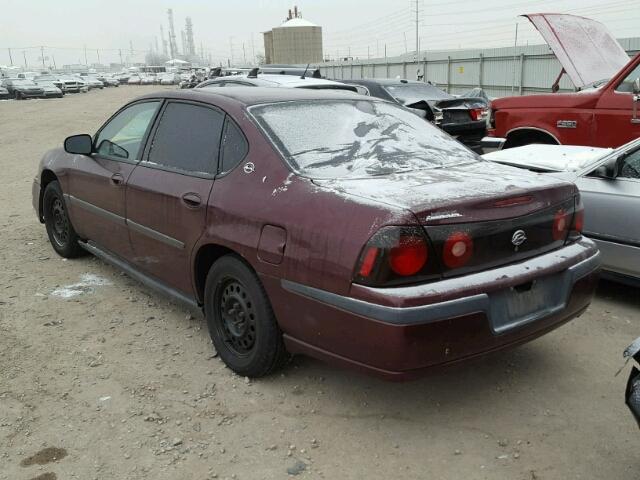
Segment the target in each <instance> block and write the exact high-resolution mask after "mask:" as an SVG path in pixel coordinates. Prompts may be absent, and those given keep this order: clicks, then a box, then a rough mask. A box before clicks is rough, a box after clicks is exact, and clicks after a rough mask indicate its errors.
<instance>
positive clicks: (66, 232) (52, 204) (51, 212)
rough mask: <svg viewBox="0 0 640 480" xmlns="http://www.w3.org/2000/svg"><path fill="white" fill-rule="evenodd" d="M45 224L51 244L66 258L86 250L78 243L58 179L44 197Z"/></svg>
mask: <svg viewBox="0 0 640 480" xmlns="http://www.w3.org/2000/svg"><path fill="white" fill-rule="evenodd" d="M42 208H43V213H44V224H45V227H46V228H47V235H48V236H49V241H50V242H51V246H52V247H53V249H54V250H55V251H56V253H57V254H58V255H60V256H61V257H64V258H75V257H79V256H80V255H82V254H83V253H84V250H82V248H81V247H80V245H78V240H79V238H78V235H77V234H76V231H75V230H74V229H73V225H71V221H70V220H69V215H68V214H67V207H66V205H65V203H64V196H63V195H62V189H61V188H60V184H59V183H58V182H57V181H55V180H54V181H53V182H50V183H49V184H48V185H47V186H46V188H45V189H44V195H43V197H42Z"/></svg>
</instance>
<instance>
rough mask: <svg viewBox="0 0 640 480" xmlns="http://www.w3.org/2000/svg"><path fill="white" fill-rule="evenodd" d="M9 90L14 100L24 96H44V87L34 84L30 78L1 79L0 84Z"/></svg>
mask: <svg viewBox="0 0 640 480" xmlns="http://www.w3.org/2000/svg"><path fill="white" fill-rule="evenodd" d="M1 85H2V86H3V87H4V88H6V89H7V90H8V91H9V95H11V96H12V97H13V98H15V99H16V100H24V99H26V98H44V88H42V87H40V86H38V85H36V84H35V83H34V82H32V81H31V80H24V79H21V78H8V79H5V80H2V84H1Z"/></svg>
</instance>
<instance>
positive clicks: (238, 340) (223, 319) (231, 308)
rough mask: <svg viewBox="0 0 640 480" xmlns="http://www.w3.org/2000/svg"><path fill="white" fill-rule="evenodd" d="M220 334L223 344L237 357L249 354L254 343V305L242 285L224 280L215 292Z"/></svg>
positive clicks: (236, 281)
mask: <svg viewBox="0 0 640 480" xmlns="http://www.w3.org/2000/svg"><path fill="white" fill-rule="evenodd" d="M216 297H217V298H216V300H217V301H216V305H217V310H218V312H217V314H218V318H219V320H220V322H219V325H220V327H221V331H220V334H221V336H222V338H223V340H224V342H225V344H226V345H227V346H228V347H229V348H230V349H231V350H232V351H233V352H234V353H235V354H236V355H239V356H246V355H247V354H249V353H250V352H251V350H252V349H253V346H254V345H255V342H256V311H255V304H254V302H252V301H251V297H250V296H249V293H248V292H247V289H246V288H245V286H244V285H242V283H240V282H239V281H238V280H236V279H231V278H229V279H225V280H224V281H223V282H222V284H221V285H220V286H219V287H218V289H217V292H216Z"/></svg>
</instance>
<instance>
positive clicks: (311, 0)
mask: <svg viewBox="0 0 640 480" xmlns="http://www.w3.org/2000/svg"><path fill="white" fill-rule="evenodd" d="M416 1H418V2H419V5H418V15H419V24H420V37H421V49H426V50H429V49H432V50H435V49H440V50H441V49H449V48H466V47H481V46H487V47H496V46H512V45H513V42H514V30H515V25H516V23H519V41H518V44H520V45H524V44H526V43H543V42H542V40H541V38H540V37H539V35H538V34H537V32H535V30H533V28H532V27H531V26H530V25H529V24H528V21H526V20H525V19H522V18H520V19H518V15H520V14H523V13H534V12H541V11H546V12H549V11H552V12H561V13H573V14H580V15H584V16H587V17H591V18H595V19H597V20H600V21H601V22H603V23H605V24H606V25H607V26H608V27H609V29H610V30H611V31H612V32H613V33H614V34H615V35H616V36H618V37H632V36H640V27H638V23H639V22H638V21H639V20H640V8H638V7H639V6H640V1H639V0H604V1H603V0H538V1H534V0H511V1H509V0H484V1H480V0H449V1H447V0H395V1H390V0H367V1H363V0H360V1H356V0H300V1H298V2H295V0H235V1H229V0H201V1H197V0H180V1H165V0H126V1H125V0H55V1H54V0H0V64H9V51H8V48H12V56H13V62H14V64H20V65H22V64H23V63H24V56H25V55H26V57H27V61H28V63H29V64H30V65H37V64H38V61H39V60H38V59H39V57H40V55H41V54H40V48H39V46H41V45H42V46H44V47H45V56H47V57H50V58H51V57H53V58H55V60H56V64H57V65H58V66H61V65H62V64H65V63H78V62H80V63H84V46H86V47H87V49H88V51H87V57H88V62H89V63H93V62H96V61H97V58H98V55H99V56H100V60H101V61H102V62H103V63H108V62H117V61H118V60H119V51H118V49H122V52H123V56H124V57H125V58H126V57H128V56H129V55H130V52H129V50H130V44H132V45H133V49H134V55H133V59H134V60H142V59H143V58H144V52H145V51H147V50H149V49H150V48H152V46H154V45H155V39H156V37H159V35H160V25H161V24H162V25H163V26H164V27H165V32H166V30H167V8H169V7H171V8H173V10H174V17H175V28H176V33H177V38H178V43H179V48H181V45H180V30H181V29H183V28H184V20H185V17H187V16H190V17H191V18H192V21H193V26H194V34H195V39H196V46H197V47H198V49H200V45H201V44H202V45H203V47H204V50H205V53H206V54H211V56H212V57H213V59H214V62H215V63H219V62H221V61H223V62H225V63H226V59H228V58H230V57H231V56H232V55H233V59H234V60H235V62H236V63H238V62H242V60H243V59H244V57H245V56H246V58H247V60H248V61H251V59H252V57H253V54H254V53H256V54H258V53H261V52H262V51H263V50H264V48H263V40H262V34H261V32H264V31H266V30H269V29H271V28H273V27H275V26H278V25H279V24H280V23H282V21H283V20H284V18H285V16H286V13H287V10H288V9H289V8H290V7H292V6H293V4H294V3H297V5H298V7H299V9H300V10H301V11H302V14H303V17H304V18H305V19H307V20H309V21H312V22H314V23H316V24H318V25H320V26H322V27H323V37H324V38H323V39H324V45H325V48H324V54H325V56H326V57H331V58H334V57H336V56H337V55H339V56H340V57H343V56H347V55H348V54H349V52H350V53H351V56H353V57H359V58H367V55H369V56H371V57H376V56H383V55H384V49H385V45H386V47H387V54H388V55H389V56H392V55H398V54H400V53H404V52H405V51H413V50H415V16H416V15H415V2H416ZM405 38H406V40H405ZM158 41H159V39H158ZM243 45H244V50H243ZM26 47H38V48H26ZM96 50H98V51H96ZM48 63H49V62H48Z"/></svg>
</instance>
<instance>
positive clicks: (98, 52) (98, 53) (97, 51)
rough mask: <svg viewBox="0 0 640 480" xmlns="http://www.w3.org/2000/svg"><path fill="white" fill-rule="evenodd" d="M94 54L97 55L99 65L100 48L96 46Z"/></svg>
mask: <svg viewBox="0 0 640 480" xmlns="http://www.w3.org/2000/svg"><path fill="white" fill-rule="evenodd" d="M96 55H97V56H98V65H100V50H98V49H97V48H96Z"/></svg>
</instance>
